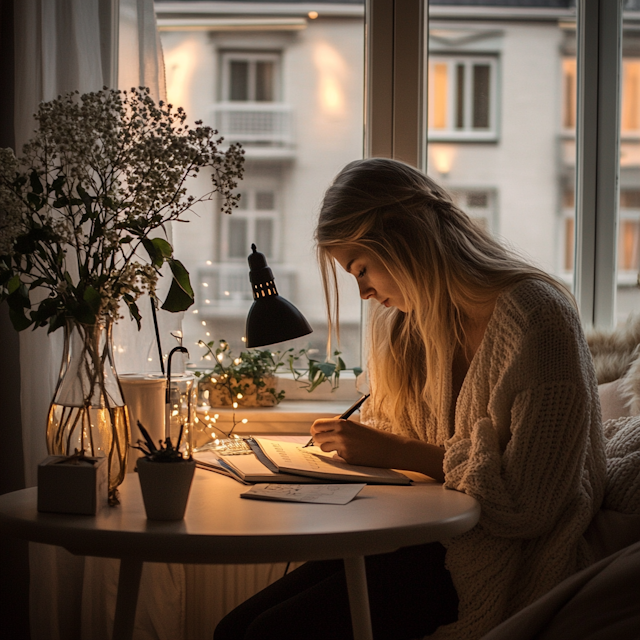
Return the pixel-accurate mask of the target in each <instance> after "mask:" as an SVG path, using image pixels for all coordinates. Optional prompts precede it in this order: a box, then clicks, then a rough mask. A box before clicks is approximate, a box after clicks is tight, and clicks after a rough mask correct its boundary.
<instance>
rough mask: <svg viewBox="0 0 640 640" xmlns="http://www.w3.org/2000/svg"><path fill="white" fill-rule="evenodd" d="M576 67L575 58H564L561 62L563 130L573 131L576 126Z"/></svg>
mask: <svg viewBox="0 0 640 640" xmlns="http://www.w3.org/2000/svg"><path fill="white" fill-rule="evenodd" d="M576 74H577V67H576V59H575V58H565V59H564V60H563V61H562V76H563V87H562V89H563V95H562V126H563V127H564V128H565V129H575V126H576V96H577V80H576V78H577V75H576Z"/></svg>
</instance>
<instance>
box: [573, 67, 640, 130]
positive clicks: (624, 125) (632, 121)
mask: <svg viewBox="0 0 640 640" xmlns="http://www.w3.org/2000/svg"><path fill="white" fill-rule="evenodd" d="M562 78H563V82H562V128H563V129H565V130H570V131H571V132H573V131H575V127H576V96H577V92H576V86H577V69H576V60H575V58H565V59H564V60H563V61H562ZM620 133H621V134H622V135H623V136H625V135H626V136H629V135H631V136H638V135H640V59H639V58H625V59H624V60H623V61H622V100H621V104H620Z"/></svg>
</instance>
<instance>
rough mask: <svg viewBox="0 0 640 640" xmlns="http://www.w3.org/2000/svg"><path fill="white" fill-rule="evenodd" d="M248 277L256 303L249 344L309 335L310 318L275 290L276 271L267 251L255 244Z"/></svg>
mask: <svg viewBox="0 0 640 640" xmlns="http://www.w3.org/2000/svg"><path fill="white" fill-rule="evenodd" d="M251 249H252V251H253V253H252V254H251V255H250V256H249V267H250V271H249V280H250V281H251V287H252V289H253V304H252V305H251V309H249V315H248V316H247V329H246V333H245V336H246V338H247V347H250V348H252V347H264V346H266V345H269V344H275V343H277V342H284V341H285V340H293V339H294V338H299V337H301V336H306V335H308V334H309V333H311V332H312V331H313V329H312V328H311V326H310V325H309V323H308V322H307V319H306V318H305V317H304V316H303V315H302V314H301V313H300V312H299V311H298V310H297V309H296V308H295V307H294V306H293V305H292V304H291V303H290V302H289V301H288V300H285V299H284V298H283V297H282V296H281V295H279V294H278V291H277V290H276V285H275V281H274V278H273V272H272V271H271V269H270V268H269V266H268V265H267V260H266V258H265V257H264V255H263V254H262V253H260V252H258V251H257V249H256V245H255V244H252V245H251Z"/></svg>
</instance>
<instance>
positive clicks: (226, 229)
mask: <svg viewBox="0 0 640 640" xmlns="http://www.w3.org/2000/svg"><path fill="white" fill-rule="evenodd" d="M243 186H245V185H243ZM239 193H240V203H239V206H238V209H237V210H236V211H234V212H233V215H231V216H228V215H225V216H223V217H222V229H221V252H220V253H221V257H222V259H223V260H242V262H243V264H244V262H245V261H246V259H247V254H248V251H247V247H249V246H251V243H255V244H256V246H257V248H258V251H260V252H261V253H264V254H265V256H266V257H267V259H269V260H271V261H274V260H277V257H278V256H277V253H276V251H275V241H276V237H277V233H278V230H277V220H278V214H277V211H276V198H277V187H276V186H275V185H265V186H263V187H254V188H247V186H245V188H243V189H241V190H240V192H239Z"/></svg>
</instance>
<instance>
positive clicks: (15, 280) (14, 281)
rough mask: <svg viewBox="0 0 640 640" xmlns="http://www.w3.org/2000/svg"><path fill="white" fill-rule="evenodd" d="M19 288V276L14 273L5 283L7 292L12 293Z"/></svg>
mask: <svg viewBox="0 0 640 640" xmlns="http://www.w3.org/2000/svg"><path fill="white" fill-rule="evenodd" d="M19 288H20V276H19V275H18V274H17V273H16V275H14V276H13V277H12V278H11V280H9V282H8V283H7V289H8V290H9V294H12V293H13V292H14V291H17V290H18V289H19Z"/></svg>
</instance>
